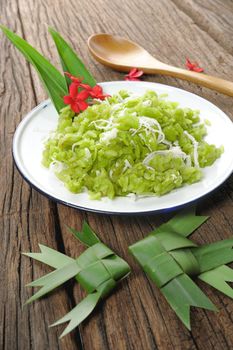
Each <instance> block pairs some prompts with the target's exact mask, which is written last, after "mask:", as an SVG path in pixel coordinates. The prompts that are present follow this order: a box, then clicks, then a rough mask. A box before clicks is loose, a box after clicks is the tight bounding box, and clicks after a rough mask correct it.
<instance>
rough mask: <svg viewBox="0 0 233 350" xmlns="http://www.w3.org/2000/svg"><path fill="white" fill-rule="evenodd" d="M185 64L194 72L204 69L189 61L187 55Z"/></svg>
mask: <svg viewBox="0 0 233 350" xmlns="http://www.w3.org/2000/svg"><path fill="white" fill-rule="evenodd" d="M185 66H186V68H187V69H188V70H192V71H194V72H198V73H201V72H203V71H204V69H203V68H201V67H199V64H198V63H197V62H191V61H190V60H189V58H188V57H187V58H186V62H185Z"/></svg>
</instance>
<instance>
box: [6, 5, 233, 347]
mask: <svg viewBox="0 0 233 350" xmlns="http://www.w3.org/2000/svg"><path fill="white" fill-rule="evenodd" d="M0 22H1V23H2V24H5V25H7V26H9V27H10V28H11V29H12V30H14V31H16V32H17V33H18V34H20V35H22V36H23V37H24V38H26V39H27V40H28V41H29V42H30V43H31V44H32V45H33V46H35V47H37V48H38V49H40V50H41V51H42V52H43V54H45V55H46V56H48V57H49V58H51V59H52V61H53V62H55V63H56V65H57V66H59V62H58V61H59V60H58V57H57V54H56V51H55V47H54V44H53V42H52V40H51V38H50V37H49V35H48V33H47V27H48V25H51V26H53V27H55V28H57V29H59V31H60V32H61V33H62V34H63V35H64V36H65V37H66V38H67V39H69V40H70V42H71V43H72V44H73V46H74V47H75V49H76V50H77V52H78V53H79V54H80V55H81V56H82V58H83V59H84V61H85V63H86V64H87V66H88V67H89V68H90V70H91V71H92V73H93V75H94V76H95V77H96V78H97V80H98V81H108V80H121V79H123V75H122V74H120V73H117V72H114V71H112V70H110V69H107V68H105V67H103V66H101V65H100V64H98V63H96V62H95V61H94V60H93V59H92V57H91V56H90V54H89V52H88V50H87V46H86V42H87V38H88V36H89V35H91V34H93V33H95V32H110V33H114V34H119V35H121V36H125V37H129V38H131V39H132V40H135V41H137V42H139V43H140V44H141V45H142V46H144V47H145V48H146V49H148V50H149V51H150V52H151V53H152V54H154V55H155V56H156V57H158V59H160V60H161V61H164V62H167V63H170V64H174V65H177V66H180V67H183V66H184V62H185V58H186V57H187V56H188V57H190V58H191V59H193V60H197V61H198V62H199V63H200V65H201V66H203V67H204V68H205V72H206V73H209V74H212V75H216V76H220V77H223V78H226V79H229V80H233V41H232V36H233V2H232V1H231V0H222V1H221V0H208V1H202V0H196V1H192V0H162V1H159V0H128V1H125V0H115V1H107V0H96V1H94V0H88V1H85V0H76V1H74V0H70V1H65V0H46V1H45V0H41V1H36V0H27V1H26V0H20V1H17V0H11V1H7V0H2V1H0ZM0 76H1V79H0V116H1V128H0V132H1V138H0V150H1V158H0V194H1V197H0V198H1V255H0V266H1V274H0V282H1V283H0V292H1V297H0V349H5V350H6V349H7V350H16V349H17V350H21V349H22V350H43V349H46V350H47V349H49V350H55V349H66V350H72V349H85V350H107V349H111V350H130V349H137V350H142V349H143V350H152V349H162V350H168V349H181V350H184V349H223V350H226V349H232V348H233V324H232V320H233V302H232V300H230V299H229V298H227V297H224V296H223V295H222V294H220V293H218V292H216V291H214V290H213V289H212V288H210V287H206V286H205V285H204V284H201V287H202V288H203V290H204V291H205V292H206V293H207V295H208V296H209V297H210V299H211V300H212V301H213V302H214V303H215V304H216V305H217V306H218V308H219V313H216V314H214V313H212V312H208V311H204V310H197V309H195V310H193V311H192V317H191V319H192V332H189V331H188V330H187V329H185V327H184V326H183V325H182V323H181V322H180V321H179V320H178V318H177V317H176V315H175V314H174V312H173V311H172V310H171V309H170V307H168V304H167V302H166V301H165V299H164V298H163V296H162V295H161V294H160V292H159V291H158V289H157V288H156V287H155V286H154V285H153V284H152V283H150V282H149V281H148V279H147V278H146V277H145V275H144V274H143V273H142V271H141V270H140V268H139V267H138V266H137V265H136V264H135V262H134V261H133V259H132V258H131V257H130V256H129V254H128V252H127V247H128V245H130V244H132V243H133V242H135V241H136V240H138V239H141V238H142V237H143V236H145V235H146V234H147V233H148V232H149V231H150V230H151V228H154V227H156V226H158V225H159V224H160V223H161V222H164V221H165V220H167V219H168V216H165V215H154V216H147V217H138V216H137V217H120V216H105V215H98V214H91V213H87V212H81V211H78V210H73V209H71V208H68V207H65V206H62V205H57V204H56V203H54V202H51V201H50V200H48V199H47V198H45V197H44V196H42V195H40V194H39V193H38V192H36V191H34V190H32V189H31V187H29V186H28V185H27V183H26V182H25V181H24V180H23V179H22V177H21V176H20V175H19V173H18V172H17V170H16V169H15V167H14V165H13V160H12V155H11V144H12V136H13V133H14V131H15V128H16V126H17V125H18V123H19V122H20V120H21V119H22V117H23V116H24V115H25V114H26V113H27V112H28V111H30V110H31V109H32V108H33V107H34V106H35V105H37V104H38V103H39V102H41V101H42V100H43V99H45V97H46V95H45V93H44V91H43V89H42V87H41V84H40V82H39V80H38V77H37V75H36V74H35V72H34V70H33V69H32V67H30V66H29V64H27V63H26V61H25V59H24V58H23V57H22V56H21V54H20V53H18V52H16V50H15V49H14V48H13V46H12V45H11V44H10V42H9V41H8V40H6V39H5V37H3V35H2V33H0ZM145 79H146V80H148V81H156V82H160V83H163V84H168V85H173V86H177V87H181V88H183V89H186V90H188V91H191V92H194V93H196V94H198V95H200V96H203V97H204V98H206V99H207V100H209V101H211V102H213V103H215V104H216V105H217V106H218V107H220V108H221V109H222V110H223V111H225V112H226V113H227V114H228V115H229V116H230V117H232V116H233V108H232V107H233V99H232V98H230V97H226V96H223V95H221V94H218V93H215V92H212V91H210V90H207V89H205V88H201V87H199V86H195V85H193V84H189V83H187V82H183V81H180V80H175V79H172V78H169V77H162V76H147V77H146V78H145ZM220 132H224V131H220ZM232 201H233V183H232V178H231V179H229V180H228V181H227V182H226V183H225V184H224V185H223V186H221V187H220V188H219V189H218V190H217V191H216V192H214V193H213V194H212V195H211V196H210V197H208V198H207V199H204V200H202V201H201V202H200V203H199V205H198V210H199V212H201V213H202V214H207V215H210V216H211V218H210V220H209V221H208V222H207V223H206V224H205V225H203V226H202V228H201V229H200V230H198V232H196V233H195V235H194V239H195V241H196V242H198V243H204V242H205V243H207V242H213V241H215V240H218V239H222V238H227V237H230V235H232V232H233V230H232ZM84 219H86V220H87V221H88V222H89V223H90V225H91V226H92V227H93V229H94V230H96V232H98V234H99V236H100V237H101V239H103V241H104V242H106V243H107V244H109V246H110V247H112V248H113V249H114V250H115V251H116V252H117V253H119V254H120V255H121V256H123V257H124V258H125V259H126V260H127V261H128V262H129V263H130V264H131V266H132V268H133V273H132V274H131V275H130V277H129V278H127V279H126V280H124V281H123V282H122V283H121V285H120V286H119V288H118V289H117V290H116V292H115V293H114V294H113V295H111V296H110V297H109V298H108V299H107V300H106V301H105V302H103V303H102V304H101V305H99V307H98V308H97V310H96V311H95V312H94V314H93V315H92V316H91V317H89V319H88V320H87V321H85V322H84V323H83V324H82V326H81V327H80V328H79V329H76V330H75V331H74V332H72V334H70V335H68V336H66V337H65V338H63V339H62V340H61V341H59V339H58V336H59V334H61V331H62V327H61V328H59V327H57V328H53V329H49V328H48V325H49V324H51V323H52V322H53V321H54V320H57V319H58V318H60V317H61V316H62V315H64V314H65V313H67V312H68V311H69V310H70V309H71V308H72V307H73V306H74V305H75V304H76V303H77V302H78V300H80V299H81V298H82V297H83V295H84V294H83V292H81V291H80V289H79V287H78V286H77V285H74V284H72V283H68V284H66V285H65V286H64V287H62V288H60V289H58V290H57V291H55V292H53V293H52V294H51V295H50V296H48V297H46V298H44V299H42V300H41V301H38V302H35V303H34V304H32V305H30V306H27V307H24V308H22V306H23V304H24V302H25V301H26V299H27V298H28V297H29V296H30V295H31V292H32V291H31V289H30V288H28V289H26V288H25V284H26V283H29V282H30V281H31V280H32V279H35V278H37V277H39V276H41V275H42V274H43V273H45V272H47V271H49V269H46V268H45V267H44V266H42V265H41V264H39V263H36V262H35V263H33V262H31V261H30V259H28V258H26V257H23V256H22V255H21V252H24V251H37V250H38V243H44V244H46V245H48V246H50V247H54V248H56V249H59V250H60V251H61V252H65V253H67V254H70V255H71V256H76V255H78V254H79V253H80V251H81V247H80V245H79V244H77V243H76V241H75V239H74V238H73V237H71V235H70V234H69V233H68V232H67V230H66V228H65V224H68V225H70V226H75V227H76V228H77V229H80V227H81V223H82V221H83V220H84Z"/></svg>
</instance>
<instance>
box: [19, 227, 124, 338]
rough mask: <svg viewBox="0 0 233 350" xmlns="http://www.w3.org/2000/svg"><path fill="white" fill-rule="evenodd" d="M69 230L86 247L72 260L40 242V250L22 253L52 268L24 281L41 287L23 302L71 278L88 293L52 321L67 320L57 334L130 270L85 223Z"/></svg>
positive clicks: (81, 316) (90, 308)
mask: <svg viewBox="0 0 233 350" xmlns="http://www.w3.org/2000/svg"><path fill="white" fill-rule="evenodd" d="M71 231H72V232H73V233H74V234H75V236H76V238H78V239H79V240H80V241H81V242H83V243H84V244H85V245H86V246H88V247H89V248H88V249H86V250H85V251H84V252H83V253H82V254H81V255H80V256H79V257H78V258H76V259H72V258H70V257H67V256H66V255H64V254H61V253H59V252H57V251H56V250H54V249H51V248H48V247H46V246H44V245H40V249H41V253H24V255H27V256H29V257H31V258H33V259H36V260H38V261H41V262H43V263H45V264H47V265H49V266H51V267H54V268H55V269H56V270H55V271H53V272H51V273H49V274H47V275H45V276H43V277H41V278H39V279H37V280H35V281H33V282H31V283H29V284H28V286H30V287H42V288H41V289H39V291H37V292H36V293H35V294H34V295H33V296H32V297H31V298H30V299H29V300H28V301H27V302H26V303H27V304H28V303H30V302H32V301H35V300H37V299H38V298H40V297H42V296H44V295H45V294H47V293H49V292H50V291H52V290H53V289H55V288H56V287H58V286H60V285H61V284H63V283H64V282H66V281H68V280H69V279H70V278H73V277H75V278H76V280H77V281H78V282H79V284H80V285H81V286H82V287H83V288H84V289H85V290H86V292H87V293H88V295H87V297H86V298H85V299H84V300H83V301H81V302H80V303H79V304H78V305H77V306H76V307H75V308H74V309H73V310H71V311H70V312H69V313H68V314H67V315H65V316H64V317H62V318H61V319H60V320H59V321H57V322H56V323H54V324H53V326H55V325H58V324H61V323H64V322H69V324H68V326H67V328H66V329H65V331H64V332H63V333H62V335H61V337H62V336H64V335H66V334H67V333H69V332H70V331H71V330H73V329H74V328H75V327H77V326H78V325H79V324H80V323H81V322H82V321H83V320H84V319H85V318H86V317H87V316H88V315H89V314H90V313H91V312H92V311H93V309H94V308H95V306H96V305H97V303H98V302H99V300H100V299H103V298H105V297H106V296H107V295H108V294H109V293H110V292H111V291H112V290H113V289H114V288H115V287H116V285H117V283H118V282H119V281H120V280H121V279H122V278H124V277H126V276H127V275H128V274H129V272H130V267H129V265H128V264H127V263H126V262H125V261H124V260H123V259H121V258H120V257H119V256H118V255H116V254H115V253H114V252H113V251H112V250H111V249H109V248H108V247H107V246H106V245H104V244H103V243H101V242H100V240H99V238H98V237H97V236H96V234H95V233H94V232H93V231H92V230H91V228H90V227H89V226H88V224H87V223H86V222H85V223H84V225H83V229H82V231H81V232H77V231H76V230H74V229H71Z"/></svg>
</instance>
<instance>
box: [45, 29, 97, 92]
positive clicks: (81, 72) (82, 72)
mask: <svg viewBox="0 0 233 350" xmlns="http://www.w3.org/2000/svg"><path fill="white" fill-rule="evenodd" d="M49 32H50V34H51V35H52V38H53V40H54V42H55V45H56V47H57V51H58V54H59V56H60V60H61V64H62V68H63V70H64V72H69V73H70V74H72V75H74V76H76V77H80V78H83V83H85V84H88V85H90V86H95V85H96V81H95V79H94V77H93V76H92V75H91V73H90V72H89V71H88V70H87V68H86V67H85V65H84V63H83V62H82V61H81V59H80V58H79V57H78V56H77V55H76V53H75V52H74V50H73V49H72V48H71V47H70V45H69V44H68V43H67V42H66V41H65V40H64V39H63V38H62V36H61V35H60V34H59V33H58V32H56V31H55V30H54V29H53V28H49ZM67 82H68V83H69V82H70V81H69V79H67Z"/></svg>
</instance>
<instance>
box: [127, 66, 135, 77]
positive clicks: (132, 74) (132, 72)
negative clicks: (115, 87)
mask: <svg viewBox="0 0 233 350" xmlns="http://www.w3.org/2000/svg"><path fill="white" fill-rule="evenodd" d="M136 73H137V68H132V69H131V70H130V72H129V74H128V75H129V76H130V77H133V76H134V74H136Z"/></svg>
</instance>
